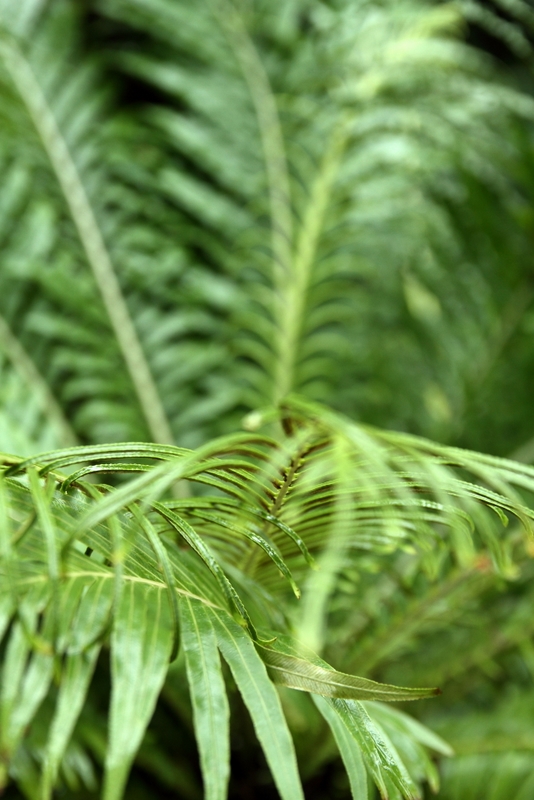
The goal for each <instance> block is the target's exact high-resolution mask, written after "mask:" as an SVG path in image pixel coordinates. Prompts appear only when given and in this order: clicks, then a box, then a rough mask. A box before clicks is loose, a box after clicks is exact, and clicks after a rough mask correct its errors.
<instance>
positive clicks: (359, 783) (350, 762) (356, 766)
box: [313, 697, 367, 800]
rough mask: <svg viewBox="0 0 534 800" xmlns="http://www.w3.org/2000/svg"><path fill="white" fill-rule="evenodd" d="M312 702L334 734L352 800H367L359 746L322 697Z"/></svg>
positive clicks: (364, 773) (365, 780) (363, 768)
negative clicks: (345, 771) (347, 778)
mask: <svg viewBox="0 0 534 800" xmlns="http://www.w3.org/2000/svg"><path fill="white" fill-rule="evenodd" d="M313 701H314V703H315V705H316V706H317V708H318V709H319V711H320V712H321V714H322V715H323V717H324V718H325V720H326V721H327V723H328V725H329V726H330V729H331V731H332V733H333V734H334V739H335V740H336V744H337V746H338V749H339V752H340V754H341V758H342V759H343V764H344V765H345V769H346V770H347V775H348V777H349V782H350V790H351V792H352V797H353V800H367V772H366V771H365V764H364V762H363V757H362V751H361V750H360V747H359V745H358V744H357V742H355V740H354V736H352V734H351V733H350V731H349V730H348V729H347V726H346V725H345V724H344V722H343V720H342V719H341V717H340V715H339V714H338V713H336V711H335V710H334V709H333V708H332V706H331V705H329V703H327V701H326V700H324V699H323V698H322V697H314V698H313Z"/></svg>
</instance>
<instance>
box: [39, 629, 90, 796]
mask: <svg viewBox="0 0 534 800" xmlns="http://www.w3.org/2000/svg"><path fill="white" fill-rule="evenodd" d="M99 652H100V645H93V646H92V647H91V648H89V650H87V651H86V652H84V653H80V654H79V655H76V656H73V655H69V656H67V658H66V661H65V664H64V667H63V672H62V675H61V684H60V689H59V696H58V701H57V706H56V711H55V714H54V719H53V721H52V725H51V728H50V732H49V734H48V738H47V746H46V753H45V763H44V769H43V782H42V800H49V799H50V798H51V797H52V789H53V786H54V782H55V780H56V777H57V772H58V768H59V764H60V762H61V759H62V757H63V755H64V753H65V750H66V748H67V745H68V743H69V740H70V738H71V736H72V731H73V730H74V726H75V724H76V720H77V719H78V716H79V714H80V711H81V709H82V706H83V703H84V701H85V697H86V695H87V690H88V688H89V683H90V681H91V678H92V676H93V672H94V668H95V665H96V659H97V657H98V654H99Z"/></svg>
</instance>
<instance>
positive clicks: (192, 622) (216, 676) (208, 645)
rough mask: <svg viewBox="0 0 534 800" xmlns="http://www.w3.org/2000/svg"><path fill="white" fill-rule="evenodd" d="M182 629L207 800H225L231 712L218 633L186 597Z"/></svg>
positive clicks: (207, 617)
mask: <svg viewBox="0 0 534 800" xmlns="http://www.w3.org/2000/svg"><path fill="white" fill-rule="evenodd" d="M180 625H181V628H180V630H181V637H180V641H181V645H182V648H183V652H184V654H185V663H186V668H187V680H188V683H189V690H190V693H191V699H192V703H193V714H194V720H195V735H196V738H197V742H198V748H199V752H200V763H201V767H202V775H203V779H204V793H205V798H206V800H225V798H226V795H227V786H228V778H229V774H230V739H229V737H230V730H229V710H228V700H227V698H226V688H225V686H224V680H223V677H222V672H221V665H220V660H219V653H218V650H217V639H216V637H215V631H214V630H213V626H212V624H211V621H210V619H209V616H208V615H207V613H206V612H205V610H204V608H203V605H202V603H200V602H198V601H196V600H192V599H190V598H187V597H183V598H182V599H181V601H180Z"/></svg>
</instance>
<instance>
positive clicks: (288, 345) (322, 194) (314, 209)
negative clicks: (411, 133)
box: [273, 119, 347, 404]
mask: <svg viewBox="0 0 534 800" xmlns="http://www.w3.org/2000/svg"><path fill="white" fill-rule="evenodd" d="M346 142H347V133H346V126H345V121H344V119H343V121H342V124H338V125H337V126H336V128H335V130H334V133H333V135H332V137H331V141H330V146H329V147H328V149H327V151H326V153H325V155H324V157H323V160H322V163H321V166H320V169H319V172H318V174H317V177H316V179H315V181H314V184H313V186H312V191H311V195H310V201H309V203H308V206H307V208H306V212H305V214H304V219H303V222H302V226H301V229H300V231H299V236H298V241H297V247H296V252H295V256H294V259H293V264H292V269H291V272H290V273H289V274H285V275H283V276H282V281H281V282H280V283H279V284H278V286H277V290H278V291H277V294H278V297H277V303H278V307H277V309H276V312H277V313H276V316H277V325H276V330H277V341H276V344H275V352H276V373H275V377H274V387H273V391H274V397H273V400H274V403H275V404H277V403H279V402H280V400H282V399H283V398H284V397H286V396H287V395H288V394H289V393H290V392H291V391H293V390H294V389H295V388H297V387H296V386H295V372H296V366H297V362H298V353H299V343H300V339H301V336H302V327H303V323H304V316H305V313H306V301H307V295H308V291H309V287H310V282H311V277H312V270H313V266H314V262H315V257H316V255H317V249H318V246H319V240H320V236H321V232H322V230H323V226H324V222H325V218H326V214H327V210H328V205H329V200H330V196H331V192H332V188H333V186H334V183H335V180H336V177H337V175H338V171H339V165H340V161H341V158H342V155H343V152H344V150H345V146H346Z"/></svg>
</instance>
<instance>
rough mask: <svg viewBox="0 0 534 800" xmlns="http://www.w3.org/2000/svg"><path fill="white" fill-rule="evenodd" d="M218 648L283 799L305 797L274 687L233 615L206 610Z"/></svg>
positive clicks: (302, 798)
mask: <svg viewBox="0 0 534 800" xmlns="http://www.w3.org/2000/svg"><path fill="white" fill-rule="evenodd" d="M207 613H209V616H210V618H211V619H212V620H213V625H214V628H215V632H216V634H217V640H218V643H219V648H220V650H221V653H222V654H223V656H224V658H225V660H226V661H227V662H228V665H229V667H230V669H231V671H232V675H233V676H234V680H235V682H236V684H237V687H238V689H239V691H240V692H241V695H242V697H243V700H244V702H245V705H246V706H247V708H248V710H249V713H250V716H251V717H252V722H253V724H254V729H255V731H256V735H257V737H258V739H259V741H260V744H261V746H262V748H263V752H264V753H265V757H266V759H267V763H268V764H269V767H270V770H271V773H272V776H273V779H274V782H275V784H276V787H277V789H278V791H279V793H280V796H281V797H282V798H283V800H304V795H303V793H302V786H301V783H300V778H299V773H298V768H297V761H296V757H295V749H294V746H293V740H292V738H291V734H290V733H289V729H288V727H287V723H286V720H285V717H284V714H283V711H282V706H281V704H280V698H279V697H278V694H277V693H276V689H275V688H274V686H273V684H272V683H271V681H270V680H269V677H268V675H267V670H266V668H265V665H264V664H263V661H262V660H261V658H260V657H259V655H258V653H257V652H256V650H255V649H254V645H253V644H252V641H251V639H250V637H249V636H248V635H247V634H246V632H245V631H244V630H243V629H242V628H240V627H239V625H237V624H236V623H235V622H234V621H233V620H232V618H231V617H230V616H229V615H228V614H226V613H224V612H222V611H216V610H214V609H207Z"/></svg>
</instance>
